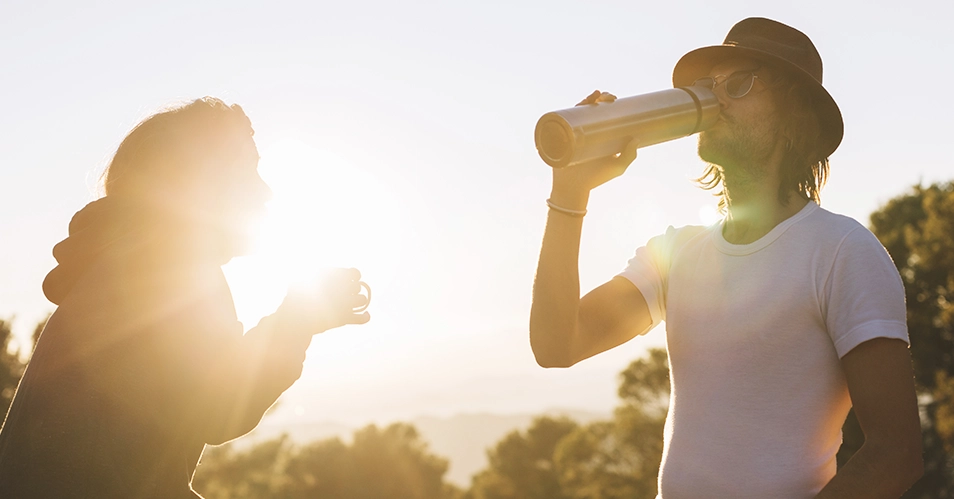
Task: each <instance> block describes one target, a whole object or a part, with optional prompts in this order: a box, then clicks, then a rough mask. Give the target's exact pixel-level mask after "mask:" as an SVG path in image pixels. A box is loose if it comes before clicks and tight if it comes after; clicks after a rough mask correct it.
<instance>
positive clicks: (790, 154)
mask: <svg viewBox="0 0 954 499" xmlns="http://www.w3.org/2000/svg"><path fill="white" fill-rule="evenodd" d="M767 67H768V68H769V69H770V71H771V72H772V80H771V82H770V83H768V85H769V89H770V90H771V91H772V94H771V95H772V96H773V100H774V103H775V109H776V113H777V116H778V120H779V123H778V125H779V128H778V133H779V137H780V138H782V139H784V140H785V152H784V154H783V156H782V164H781V182H780V183H779V186H778V199H779V202H781V203H782V204H787V203H788V199H789V195H790V194H791V193H792V192H795V193H796V194H797V195H798V196H799V197H801V198H802V199H806V200H811V201H814V202H816V203H820V202H821V190H822V187H824V186H825V182H826V181H827V180H828V171H829V165H828V158H827V157H824V156H822V153H821V152H820V150H821V147H820V146H821V143H822V136H821V126H820V122H819V118H818V115H817V114H816V113H815V111H814V109H815V103H814V102H813V99H812V95H811V92H809V91H808V89H807V88H806V87H805V85H804V84H803V83H801V82H799V81H798V80H797V79H796V78H795V77H793V76H792V75H791V74H789V73H787V72H786V71H782V70H779V69H777V68H775V67H772V66H767ZM723 180H724V179H723V178H722V170H721V169H720V168H719V167H718V165H713V164H710V165H708V167H707V168H706V171H705V172H704V173H703V174H702V176H700V177H699V178H697V179H695V182H696V184H697V185H699V187H701V188H703V189H705V190H713V189H717V188H720V187H721V190H720V191H719V192H717V193H715V195H716V196H718V197H719V212H720V213H723V214H724V213H725V211H726V209H727V208H728V199H727V197H726V196H727V193H726V191H725V186H724V185H723Z"/></svg>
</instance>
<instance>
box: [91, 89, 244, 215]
mask: <svg viewBox="0 0 954 499" xmlns="http://www.w3.org/2000/svg"><path fill="white" fill-rule="evenodd" d="M252 134H254V131H253V130H252V124H251V122H250V121H249V119H248V117H247V116H246V115H245V112H244V111H243V110H242V108H241V107H240V106H239V105H238V104H233V105H231V106H229V105H227V104H226V103H225V102H223V101H222V100H220V99H217V98H214V97H202V98H200V99H196V100H194V101H192V102H189V103H187V104H185V105H180V106H175V107H172V108H169V109H166V110H164V111H161V112H159V113H156V114H154V115H152V116H150V117H148V118H146V119H145V120H143V121H142V122H140V123H139V124H138V125H136V127H135V128H133V130H132V131H131V132H129V135H127V136H126V138H125V139H123V141H122V143H121V144H120V145H119V148H118V149H117V150H116V154H115V155H114V156H113V159H112V161H111V162H110V164H109V166H108V167H107V168H106V170H105V171H104V172H103V175H102V177H101V180H102V182H103V191H104V193H105V194H106V196H114V197H123V198H131V199H135V198H141V197H143V196H148V194H150V193H154V192H155V191H157V190H159V189H164V190H170V191H175V190H176V189H177V188H181V187H183V186H184V185H186V183H188V182H189V181H190V179H191V177H192V176H193V175H196V174H198V173H199V172H200V171H201V170H202V169H204V168H208V167H209V166H210V165H212V164H221V163H222V162H228V161H232V160H234V159H235V155H236V154H237V151H238V150H239V148H238V147H235V146H236V145H237V144H238V143H239V141H240V140H247V138H248V137H249V136H251V135H252Z"/></svg>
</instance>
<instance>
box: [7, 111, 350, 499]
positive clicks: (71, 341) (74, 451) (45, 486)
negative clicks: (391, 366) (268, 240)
mask: <svg viewBox="0 0 954 499" xmlns="http://www.w3.org/2000/svg"><path fill="white" fill-rule="evenodd" d="M252 134H253V131H252V128H251V124H250V122H249V120H248V118H247V117H246V116H245V113H244V112H243V111H242V109H241V108H240V107H239V106H238V105H232V106H228V105H226V104H225V103H223V102H222V101H220V100H218V99H213V98H203V99H199V100H196V101H194V102H192V103H189V104H188V105H185V106H182V107H178V108H174V109H171V110H169V111H165V112H161V113H159V114H156V115H154V116H152V117H150V118H148V119H146V120H145V121H143V122H142V123H140V124H139V125H138V126H137V127H136V128H135V129H134V130H133V131H132V132H130V133H129V135H128V136H127V137H126V139H125V140H123V142H122V144H121V145H120V146H119V149H118V150H117V151H116V155H115V157H114V158H113V160H112V162H111V163H110V165H109V169H108V171H107V174H106V176H105V179H106V182H105V188H106V196H105V197H103V198H101V199H99V200H97V201H94V202H92V203H90V204H89V205H87V206H86V207H85V208H83V209H82V210H81V211H80V212H78V213H77V214H76V215H75V216H74V217H73V220H72V221H71V222H70V226H69V237H68V238H67V239H66V240H64V241H62V242H61V243H59V244H57V245H56V247H55V248H54V249H53V254H54V256H55V257H56V260H57V262H58V266H57V267H56V268H54V269H53V271H51V272H50V274H49V275H48V276H47V278H46V280H45V282H44V283H43V291H44V292H45V294H46V296H47V297H48V298H49V299H50V301H52V302H53V303H55V304H57V305H59V307H58V308H57V309H56V311H55V313H54V314H53V316H52V317H51V318H50V320H49V323H48V324H47V326H46V329H45V330H44V331H43V333H42V334H41V336H40V338H39V341H38V343H37V346H36V350H35V352H34V354H33V358H32V361H31V362H30V364H29V367H28V368H27V371H26V373H25V374H24V376H23V379H22V381H21V383H20V386H19V388H18V390H17V393H16V396H15V398H14V401H13V404H12V406H11V407H10V411H9V413H8V415H7V418H6V420H5V422H4V426H3V428H2V430H0V497H3V498H21V497H23V498H32V497H42V498H69V497H96V498H112V497H124V498H194V497H198V496H197V494H195V492H193V491H192V490H191V486H190V482H191V479H192V474H193V471H194V470H195V466H196V463H197V461H198V459H199V456H200V455H201V453H202V449H203V447H204V445H205V444H207V443H209V444H219V443H222V442H225V441H227V440H231V439H233V438H236V437H238V436H241V435H243V434H245V433H247V432H248V431H250V430H251V429H252V428H254V427H255V425H257V424H258V422H259V420H260V419H261V417H262V415H263V414H264V413H265V411H266V409H268V407H269V406H271V405H272V403H274V402H275V400H276V399H277V398H278V396H279V395H280V394H281V393H282V392H283V391H284V390H285V389H287V388H288V387H289V386H291V384H292V383H293V382H294V381H295V380H296V379H298V377H299V375H300V374H301V370H302V362H303V361H304V359H305V349H306V348H307V347H308V344H309V343H310V341H311V337H312V334H314V333H318V332H321V331H324V330H327V329H330V328H333V327H337V326H341V325H344V324H358V323H364V322H367V320H368V318H369V316H368V315H367V313H362V314H355V313H353V312H352V310H353V307H356V306H359V305H361V304H362V303H363V302H364V300H365V298H364V297H363V296H361V295H359V294H358V292H359V287H358V284H357V280H358V278H359V276H358V274H357V271H353V270H351V271H342V272H340V273H339V274H337V275H336V276H335V278H334V279H333V282H332V283H330V284H327V285H326V286H325V287H324V288H323V292H321V293H318V297H315V295H309V297H305V296H294V297H292V296H290V297H287V298H286V299H285V302H284V303H283V304H282V306H281V307H279V309H278V311H277V312H276V313H275V314H273V315H271V316H268V317H266V318H264V319H262V321H261V322H260V323H259V324H258V326H256V327H255V328H253V329H251V330H250V331H249V332H248V334H246V335H244V336H243V334H242V331H243V328H242V325H241V323H239V322H238V320H237V319H236V315H235V308H234V305H233V302H232V297H231V294H230V292H229V288H228V285H227V284H226V281H225V278H224V276H223V274H222V269H221V266H222V265H223V264H225V263H226V262H228V261H229V260H230V259H231V258H232V257H234V256H237V255H239V254H241V253H242V252H243V251H244V249H245V244H246V241H245V238H246V237H245V231H246V227H247V225H248V223H249V221H250V220H251V219H253V218H255V217H257V216H259V215H260V214H261V212H262V210H263V208H264V204H265V202H266V200H267V199H268V197H269V196H270V195H271V193H270V191H269V189H268V187H267V186H266V185H265V183H264V182H263V181H262V179H261V177H259V175H258V172H257V166H258V159H259V157H258V152H257V150H256V148H255V143H254V141H253V140H252Z"/></svg>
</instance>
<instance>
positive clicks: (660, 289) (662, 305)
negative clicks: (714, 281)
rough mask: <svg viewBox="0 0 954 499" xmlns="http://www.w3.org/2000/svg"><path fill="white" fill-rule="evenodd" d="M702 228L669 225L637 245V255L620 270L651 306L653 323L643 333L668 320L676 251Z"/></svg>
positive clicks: (621, 274) (650, 311)
mask: <svg viewBox="0 0 954 499" xmlns="http://www.w3.org/2000/svg"><path fill="white" fill-rule="evenodd" d="M703 229H704V227H696V226H689V227H682V228H679V229H676V228H674V227H672V226H671V225H670V226H669V228H668V229H666V232H665V233H664V234H661V235H658V236H656V237H654V238H652V239H650V240H649V242H648V243H646V245H645V246H642V247H640V248H639V249H637V250H636V255H635V256H633V258H631V259H630V260H629V262H628V263H627V265H626V268H625V269H623V271H622V272H620V273H619V274H618V276H619V277H623V278H625V279H627V280H629V281H630V282H631V283H633V285H634V286H636V289H638V290H639V292H640V293H641V294H642V295H643V299H645V300H646V305H647V306H648V307H649V315H650V317H651V318H652V325H651V326H650V327H649V328H647V329H646V331H644V332H643V334H645V333H647V332H649V331H650V330H651V329H653V328H654V327H656V326H657V325H658V324H659V323H660V322H662V321H664V320H666V291H667V289H668V284H669V268H670V266H671V264H672V258H673V255H674V254H675V253H676V251H677V250H678V248H680V247H681V246H682V244H684V243H685V242H686V241H687V240H688V239H690V238H691V237H692V236H694V235H696V234H698V233H699V232H700V231H701V230H703Z"/></svg>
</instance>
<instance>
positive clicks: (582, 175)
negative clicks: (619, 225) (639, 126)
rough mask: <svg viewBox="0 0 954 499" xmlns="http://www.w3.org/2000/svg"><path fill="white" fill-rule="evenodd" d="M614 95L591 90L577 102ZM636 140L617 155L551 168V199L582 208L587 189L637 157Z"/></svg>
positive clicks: (618, 172) (591, 102)
mask: <svg viewBox="0 0 954 499" xmlns="http://www.w3.org/2000/svg"><path fill="white" fill-rule="evenodd" d="M615 100H616V96H615V95H613V94H611V93H609V92H600V91H599V90H596V91H594V92H593V93H592V94H590V95H589V96H587V97H586V98H585V99H583V100H582V101H580V103H578V104H577V106H588V105H597V104H598V103H600V102H613V101H615ZM636 145H637V144H636V141H632V142H630V143H629V144H627V145H626V146H625V147H624V148H623V151H622V152H620V153H619V154H617V155H616V156H611V157H608V158H600V159H596V160H593V161H588V162H586V163H581V164H578V165H573V166H568V167H565V168H554V169H553V190H552V191H551V193H550V200H551V201H553V203H554V204H556V205H558V206H561V207H563V208H568V209H571V210H585V209H586V204H587V201H588V200H589V195H590V191H591V190H593V189H595V188H596V187H599V186H600V185H603V184H604V183H606V182H608V181H610V180H612V179H614V178H616V177H618V176H620V175H622V174H623V172H625V171H626V168H628V167H629V165H630V164H631V163H632V162H633V160H635V159H636Z"/></svg>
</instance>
